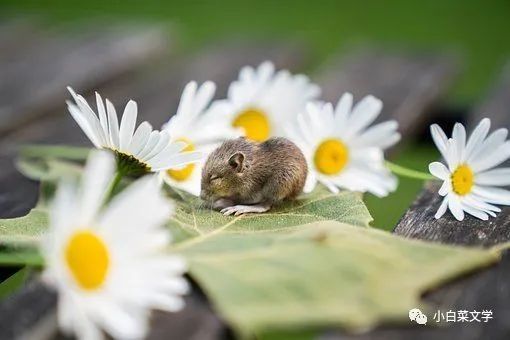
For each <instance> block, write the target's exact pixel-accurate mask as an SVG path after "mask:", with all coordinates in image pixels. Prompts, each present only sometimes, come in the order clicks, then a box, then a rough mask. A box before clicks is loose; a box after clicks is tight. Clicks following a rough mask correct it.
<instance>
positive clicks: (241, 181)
mask: <svg viewBox="0 0 510 340" xmlns="http://www.w3.org/2000/svg"><path fill="white" fill-rule="evenodd" d="M307 174H308V166H307V162H306V159H305V156H304V155H303V153H302V152H301V150H300V149H299V148H298V147H297V146H296V144H294V143H293V142H291V141H290V140H288V139H286V138H283V137H273V138H270V139H268V140H266V141H264V142H254V141H251V140H248V139H246V138H245V137H239V138H236V139H231V140H227V141H225V142H223V143H222V144H221V145H220V146H219V147H218V148H216V149H215V150H214V151H213V152H211V154H210V155H209V156H208V158H207V160H206V162H205V164H204V166H203V168H202V178H201V191H200V197H201V198H202V199H203V200H204V201H205V202H207V203H208V204H210V206H211V207H212V208H213V209H214V210H218V211H220V212H221V213H222V214H224V215H235V216H239V215H243V214H247V213H263V212H266V211H269V210H270V209H271V207H273V206H274V205H276V204H278V203H280V202H282V201H285V200H293V199H295V198H296V197H297V196H298V195H299V194H300V193H301V192H302V191H303V187H304V185H305V181H306V176H307Z"/></svg>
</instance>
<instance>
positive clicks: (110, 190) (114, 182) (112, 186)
mask: <svg viewBox="0 0 510 340" xmlns="http://www.w3.org/2000/svg"><path fill="white" fill-rule="evenodd" d="M122 177H124V172H122V171H119V170H117V173H116V174H115V177H114V178H113V180H112V181H111V183H110V187H109V188H108V195H107V196H106V198H107V201H109V200H111V199H112V197H113V196H115V194H116V193H117V189H118V186H119V183H120V181H121V180H122Z"/></svg>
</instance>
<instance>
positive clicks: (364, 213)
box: [168, 186, 372, 242]
mask: <svg viewBox="0 0 510 340" xmlns="http://www.w3.org/2000/svg"><path fill="white" fill-rule="evenodd" d="M172 191H173V194H172V196H173V197H174V198H175V200H174V201H175V202H176V212H175V214H174V216H173V217H172V219H171V220H170V221H169V223H168V226H169V228H170V229H171V230H172V232H173V235H174V237H175V239H176V241H177V242H180V241H183V240H185V239H189V238H193V239H192V240H191V242H197V241H199V240H200V239H201V238H203V237H208V236H209V235H210V234H211V233H213V234H216V233H234V234H256V233H260V232H266V231H270V232H275V233H288V232H292V231H293V230H296V228H298V227H299V226H300V225H303V224H306V223H311V222H317V221H327V220H332V221H339V222H344V223H348V224H351V225H355V226H360V227H367V226H368V224H369V222H370V221H371V220H372V217H371V216H370V213H369V212H368V210H367V208H366V206H365V204H364V203H363V201H362V199H361V196H360V195H359V194H356V193H352V192H348V191H343V192H340V193H339V194H332V193H330V192H329V191H328V190H327V189H326V188H324V187H320V186H319V187H317V188H316V189H315V190H314V191H313V192H312V193H310V194H306V195H302V196H300V197H299V199H297V200H296V201H292V202H286V203H284V204H282V205H280V206H277V207H274V208H273V209H271V210H270V211H269V212H268V213H264V214H250V215H245V216H239V217H232V216H223V215H222V214H220V213H218V212H215V211H211V210H210V209H207V208H205V207H204V206H203V204H202V202H201V201H200V199H199V198H196V197H194V196H192V195H189V194H186V193H184V192H180V191H175V190H172Z"/></svg>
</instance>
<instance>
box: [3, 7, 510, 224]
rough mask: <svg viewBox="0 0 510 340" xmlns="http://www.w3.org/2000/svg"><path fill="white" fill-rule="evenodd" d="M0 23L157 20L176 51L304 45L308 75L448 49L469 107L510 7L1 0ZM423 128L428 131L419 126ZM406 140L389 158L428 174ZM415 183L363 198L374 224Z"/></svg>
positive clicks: (426, 157) (491, 63)
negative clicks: (232, 44) (217, 44)
mask: <svg viewBox="0 0 510 340" xmlns="http://www.w3.org/2000/svg"><path fill="white" fill-rule="evenodd" d="M0 13H1V14H2V15H3V17H14V16H18V15H27V14H28V15H30V14H34V15H37V16H42V17H44V18H47V21H48V23H49V24H50V25H60V24H69V23H73V22H77V23H79V22H83V21H87V20H91V19H98V18H99V19H105V18H106V19H107V20H115V21H116V20H129V21H134V22H158V23H162V24H164V25H168V27H169V30H171V32H172V33H177V34H176V36H177V37H178V38H179V44H180V46H179V47H180V50H181V51H184V53H185V52H187V51H190V50H193V49H196V48H197V47H199V46H201V45H202V44H204V43H210V42H211V41H214V40H216V39H218V40H222V39H225V38H227V37H247V38H253V37H254V38H264V37H271V38H272V39H274V38H275V37H278V38H282V39H292V40H302V41H304V42H305V43H307V44H308V45H309V46H310V50H311V51H310V52H311V57H312V63H311V67H310V70H313V68H314V67H316V66H318V65H320V64H321V63H322V62H324V61H325V60H326V59H327V57H328V56H331V55H332V54H334V53H337V52H338V51H341V50H342V48H343V47H344V46H348V45H351V44H356V43H376V44H379V45H380V44H385V45H390V46H398V47H406V48H420V49H423V48H425V49H431V50H440V51H444V50H447V51H454V52H456V53H458V54H460V55H461V56H462V58H463V61H464V65H463V66H464V72H463V73H462V76H461V77H460V78H459V81H458V83H457V85H456V86H455V87H454V88H453V90H452V91H451V93H450V95H449V97H448V98H447V105H448V106H451V107H455V108H459V107H460V108H468V107H469V106H471V105H473V104H474V103H476V102H477V100H478V99H479V98H480V97H481V96H483V94H484V93H485V91H486V90H487V88H488V87H489V86H490V85H491V82H492V81H493V80H494V79H495V78H496V77H497V73H498V71H499V70H500V69H501V67H502V65H503V64H504V62H505V61H506V60H507V59H509V58H510V1H507V0H500V1H482V0H479V1H469V0H464V1H462V0H450V1H403V0H394V1H355V0H350V1H325V0H323V1H320V0H316V1H313V2H309V1H264V0H258V1H239V0H237V1H235V0H227V1H137V0H124V1H120V0H117V1H101V0H88V1H81V2H76V1H64V0H60V1H35V0H34V1H19V0H2V1H1V2H0ZM424 129H426V127H424ZM407 143H412V144H407V145H406V144H404V145H403V146H402V150H401V152H399V153H398V155H397V157H396V159H394V161H395V162H397V163H399V164H401V165H404V166H409V167H412V168H415V169H419V170H422V171H426V167H427V164H428V163H429V162H430V161H432V160H434V159H437V158H438V157H439V156H438V153H437V152H436V151H435V149H434V148H433V147H432V146H431V145H430V143H423V142H422V143H419V144H417V143H415V142H409V141H407ZM421 186H422V183H420V182H419V181H414V180H404V179H403V180H401V183H400V186H399V190H398V191H397V192H396V193H394V194H392V195H390V196H389V197H388V198H386V199H383V200H380V199H376V198H374V197H370V196H369V197H367V204H368V205H369V209H370V211H371V212H372V214H373V215H374V217H375V222H374V225H375V226H377V227H382V228H385V229H391V228H393V226H394V225H395V223H396V222H397V220H398V219H399V218H400V216H401V215H402V213H403V212H404V211H405V210H406V208H407V207H408V206H409V204H410V202H411V201H412V199H413V198H414V197H415V196H416V193H417V192H419V190H420V188H421Z"/></svg>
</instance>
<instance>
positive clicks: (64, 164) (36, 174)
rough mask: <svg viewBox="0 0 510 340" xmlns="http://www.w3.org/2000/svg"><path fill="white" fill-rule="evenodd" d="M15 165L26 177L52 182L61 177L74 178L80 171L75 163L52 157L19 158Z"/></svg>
mask: <svg viewBox="0 0 510 340" xmlns="http://www.w3.org/2000/svg"><path fill="white" fill-rule="evenodd" d="M16 167H17V168H18V170H19V171H20V172H21V173H22V174H23V175H25V176H26V177H28V178H30V179H33V180H38V181H46V182H54V181H57V180H59V179H61V178H62V177H73V178H76V177H78V176H79V175H80V174H81V171H82V168H81V166H79V165H78V164H76V163H72V162H69V161H63V160H56V159H52V158H47V159H44V158H20V159H18V160H17V162H16Z"/></svg>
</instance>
